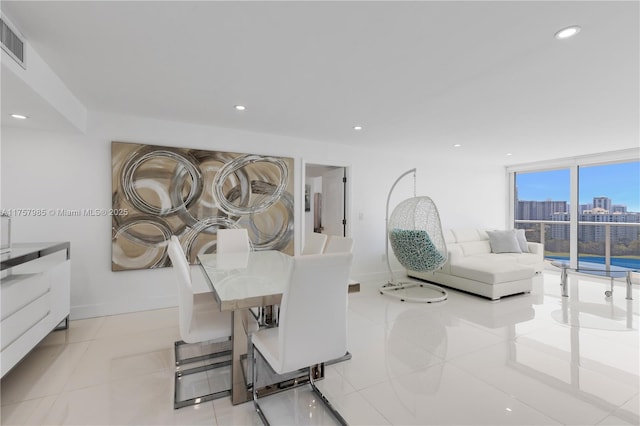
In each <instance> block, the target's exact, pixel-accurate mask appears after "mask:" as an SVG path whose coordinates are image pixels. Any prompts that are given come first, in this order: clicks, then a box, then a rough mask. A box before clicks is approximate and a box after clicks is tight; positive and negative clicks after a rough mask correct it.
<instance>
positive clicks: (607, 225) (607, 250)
mask: <svg viewBox="0 0 640 426" xmlns="http://www.w3.org/2000/svg"><path fill="white" fill-rule="evenodd" d="M570 223H571V222H569V221H559V220H515V225H516V228H519V226H518V225H537V228H538V229H539V230H540V241H537V242H542V243H543V244H544V243H545V242H546V241H547V240H546V232H547V231H548V230H547V229H546V228H547V227H546V226H545V225H559V226H562V225H564V226H567V227H568V226H569V225H570ZM578 226H601V227H604V238H603V239H604V253H602V254H601V255H603V256H604V259H605V265H607V266H611V257H612V255H611V244H612V241H611V234H612V233H611V227H636V228H638V229H639V232H640V223H628V222H578ZM522 228H526V227H522ZM566 234H567V235H569V231H568V230H567V232H566ZM637 238H638V236H636V238H635V240H637ZM567 239H568V238H567ZM545 253H546V245H545ZM582 254H584V253H579V256H580V255H582ZM632 256H634V257H635V256H638V257H639V261H640V250H636V251H635V252H634V253H633V254H632ZM615 257H616V256H614V258H615Z"/></svg>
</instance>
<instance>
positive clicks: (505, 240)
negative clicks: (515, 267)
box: [487, 229, 522, 253]
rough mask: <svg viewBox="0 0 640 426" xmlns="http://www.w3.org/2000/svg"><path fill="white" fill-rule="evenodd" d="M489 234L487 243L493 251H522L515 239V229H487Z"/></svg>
mask: <svg viewBox="0 0 640 426" xmlns="http://www.w3.org/2000/svg"><path fill="white" fill-rule="evenodd" d="M487 234H488V235H489V245H490V246H491V251H492V252H493V253H522V250H520V244H518V240H517V239H516V230H515V229H510V230H508V231H487Z"/></svg>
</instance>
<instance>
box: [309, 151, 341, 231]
mask: <svg viewBox="0 0 640 426" xmlns="http://www.w3.org/2000/svg"><path fill="white" fill-rule="evenodd" d="M347 184H348V182H347V168H346V167H343V166H332V165H324V164H310V163H309V164H306V165H305V185H304V186H305V212H304V228H303V229H304V235H307V233H312V232H317V233H320V234H326V235H340V236H343V237H346V236H347V233H348V232H347V225H348V223H347V205H348V203H347V194H348V190H347ZM304 235H303V240H302V241H304Z"/></svg>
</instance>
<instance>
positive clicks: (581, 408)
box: [1, 271, 640, 425]
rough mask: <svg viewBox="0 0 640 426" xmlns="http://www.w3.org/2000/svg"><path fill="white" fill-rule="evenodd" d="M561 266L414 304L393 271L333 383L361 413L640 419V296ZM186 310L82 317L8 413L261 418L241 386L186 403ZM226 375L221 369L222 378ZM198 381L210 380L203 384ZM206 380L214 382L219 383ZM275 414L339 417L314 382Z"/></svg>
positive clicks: (8, 390)
mask: <svg viewBox="0 0 640 426" xmlns="http://www.w3.org/2000/svg"><path fill="white" fill-rule="evenodd" d="M558 283H559V277H558V274H556V273H554V272H551V271H550V272H545V273H544V274H543V275H542V276H540V277H538V278H537V279H536V283H535V288H534V291H533V292H532V293H531V294H529V295H520V296H514V297H510V298H506V299H503V300H502V301H500V302H496V303H492V302H490V301H488V300H486V299H482V298H479V297H477V296H472V295H468V294H464V293H460V292H457V291H455V290H450V291H449V298H448V299H447V300H446V301H444V302H441V303H434V304H420V303H409V302H401V301H400V300H398V299H395V298H392V297H389V296H383V295H381V294H379V293H378V291H377V289H378V286H379V284H380V283H362V286H361V287H362V291H361V292H360V293H357V294H351V295H350V296H349V333H350V334H349V350H350V352H351V353H352V354H353V359H351V360H350V361H346V362H342V363H339V364H335V365H332V366H328V368H327V371H326V378H325V379H324V380H322V381H320V382H319V383H318V384H319V387H321V388H322V390H323V392H326V394H327V395H328V397H329V399H330V400H331V401H332V402H333V403H334V405H335V406H336V407H337V408H338V409H339V410H340V412H341V413H342V414H343V415H344V417H345V418H346V419H347V421H348V422H349V423H350V424H354V425H388V424H393V425H534V424H535V425H557V424H566V425H638V424H639V423H640V413H639V388H640V386H639V374H640V373H639V334H638V312H639V303H638V302H639V299H640V296H639V294H638V291H637V287H636V288H635V289H634V300H633V301H626V300H625V298H624V296H625V291H624V287H623V285H622V283H618V284H616V290H615V294H614V296H613V298H611V299H606V298H605V296H604V290H605V289H606V288H607V286H608V283H607V282H606V281H599V280H598V279H594V278H591V277H579V278H578V277H576V276H571V277H570V290H571V293H570V298H569V299H563V298H561V297H560V287H559V284H558ZM177 315H178V314H177V309H176V308H171V309H162V310H156V311H147V312H139V313H132V314H126V315H117V316H111V317H102V318H94V319H87V320H79V321H71V322H70V328H69V330H67V331H57V332H53V333H51V334H50V335H49V336H48V337H47V338H46V339H45V340H44V341H43V342H42V343H41V344H40V345H39V346H38V347H37V348H36V349H34V350H33V351H32V352H31V353H30V354H29V355H28V356H27V357H26V358H25V359H24V360H23V361H22V362H21V363H20V364H19V365H18V366H17V367H16V368H15V369H14V370H13V371H12V372H10V373H9V374H8V375H7V376H6V377H5V378H4V379H3V380H2V382H1V386H2V390H1V398H2V405H1V423H2V425H12V424H16V425H18V424H33V425H39V424H65V425H67V424H69V425H71V424H77V425H134V424H135V425H145V424H149V425H150V424H153V425H160V424H176V425H186V424H209V425H211V424H219V425H255V424H260V421H259V419H258V417H257V416H256V415H255V413H254V411H253V406H252V404H242V405H239V406H233V405H231V402H230V400H229V398H223V399H218V400H215V401H213V402H207V403H204V404H200V405H198V406H195V407H186V408H182V409H180V410H174V409H173V408H172V407H173V406H172V401H173V399H172V398H173V371H174V370H173V342H174V341H175V340H178V339H179V332H178V325H177ZM213 378H214V376H208V379H207V380H209V379H211V380H212V379H213ZM194 385H196V384H194ZM204 386H207V383H206V381H205V384H204ZM262 401H263V402H261V404H262V405H263V408H264V410H265V411H266V413H267V416H268V417H269V418H270V419H271V421H272V423H273V424H285V425H289V424H291V425H293V424H296V425H300V424H313V425H316V424H335V422H334V420H333V418H332V417H331V416H330V414H328V413H327V411H326V410H325V409H324V408H323V406H322V405H321V404H319V403H318V402H317V401H316V399H315V398H314V396H313V394H311V392H310V391H309V390H308V389H307V388H298V389H296V390H292V391H288V392H286V393H281V394H278V395H274V396H270V397H267V398H265V399H264V400H262Z"/></svg>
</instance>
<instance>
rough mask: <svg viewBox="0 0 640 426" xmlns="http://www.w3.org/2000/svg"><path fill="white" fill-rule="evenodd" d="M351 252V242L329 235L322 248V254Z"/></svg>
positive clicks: (344, 238) (348, 239) (347, 239)
mask: <svg viewBox="0 0 640 426" xmlns="http://www.w3.org/2000/svg"><path fill="white" fill-rule="evenodd" d="M352 250H353V240H352V239H351V238H347V237H340V236H338V235H329V238H328V239H327V245H325V246H324V253H351V252H352Z"/></svg>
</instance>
